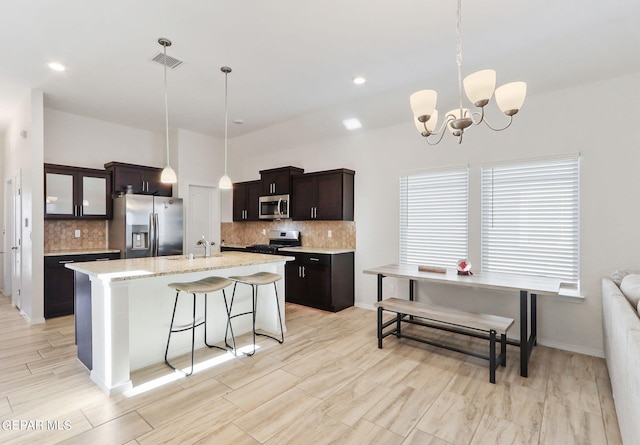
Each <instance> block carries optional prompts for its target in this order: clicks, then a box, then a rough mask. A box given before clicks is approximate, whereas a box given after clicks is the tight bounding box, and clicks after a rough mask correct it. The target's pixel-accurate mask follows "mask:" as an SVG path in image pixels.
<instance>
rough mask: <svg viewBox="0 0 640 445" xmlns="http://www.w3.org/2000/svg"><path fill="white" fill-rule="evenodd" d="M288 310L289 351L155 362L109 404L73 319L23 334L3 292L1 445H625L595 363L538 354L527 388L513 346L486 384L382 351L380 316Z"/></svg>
mask: <svg viewBox="0 0 640 445" xmlns="http://www.w3.org/2000/svg"><path fill="white" fill-rule="evenodd" d="M286 311H287V327H288V333H287V335H286V340H285V343H284V344H283V345H279V344H277V343H276V342H274V341H272V340H270V339H260V341H259V344H258V345H259V349H258V351H257V353H256V354H255V356H253V357H242V358H233V357H232V356H231V355H230V354H226V353H225V352H223V351H214V350H206V351H203V350H200V351H199V353H198V354H197V356H196V360H197V363H198V364H199V365H200V366H201V367H202V368H203V369H201V370H197V371H196V373H194V375H192V376H191V377H181V376H180V375H179V374H177V373H174V372H171V370H170V369H169V368H168V367H167V366H165V365H164V364H160V365H155V366H152V367H149V368H146V369H143V370H139V371H137V372H135V373H134V374H133V375H132V380H133V382H134V390H133V391H132V394H129V395H128V396H127V395H122V394H121V395H117V396H114V397H107V396H106V395H105V394H103V393H102V392H101V391H100V390H99V389H98V388H97V387H96V386H95V385H94V384H93V383H92V382H91V380H90V379H89V373H88V371H87V370H86V368H84V366H83V365H82V364H81V363H80V362H79V361H78V360H77V359H76V357H75V354H76V351H75V345H74V326H73V317H72V316H69V317H61V318H56V319H52V320H48V321H47V322H46V323H45V324H42V325H36V326H29V325H28V324H27V322H26V321H25V320H24V319H23V317H22V316H21V315H20V314H19V312H18V311H17V310H16V309H15V308H13V307H11V305H10V302H9V299H8V298H7V297H5V296H2V295H1V294H0V443H2V444H34V443H37V444H55V443H64V444H83V445H84V444H92V445H97V444H109V445H112V444H127V445H134V444H160V443H175V444H195V443H197V444H209V443H210V444H216V445H225V444H234V445H241V444H267V445H281V444H296V445H304V444H313V445H319V444H357V445H362V444H367V445H368V444H383V445H393V444H398V445H400V444H403V445H415V444H420V445H423V444H433V445H446V444H474V445H476V444H491V445H494V444H518V445H519V444H545V445H546V444H549V445H556V444H580V445H585V444H595V445H602V444H608V445H616V444H621V443H622V441H621V439H620V433H619V429H618V424H617V420H616V414H615V408H614V405H613V398H612V395H611V387H610V382H609V377H608V374H607V369H606V365H605V362H604V360H602V359H599V358H595V357H590V356H586V355H580V354H575V353H570V352H566V351H561V350H557V349H552V348H547V347H544V346H538V347H536V349H535V350H534V352H533V355H532V362H531V370H530V374H531V375H530V377H529V378H526V379H525V378H522V377H520V375H519V369H518V363H519V357H518V350H517V348H514V347H509V348H508V365H507V367H506V368H502V369H500V370H498V372H497V384H495V385H492V384H490V383H489V382H488V367H487V366H488V363H487V362H486V361H484V360H479V359H476V358H473V357H468V356H465V355H460V354H457V353H454V352H450V351H446V350H442V349H437V348H433V347H430V346H427V345H423V344H420V343H416V342H411V341H410V340H404V339H402V340H397V339H396V338H394V337H388V338H387V339H385V342H384V348H383V349H378V348H377V340H376V329H375V319H376V317H375V312H371V311H367V310H364V309H359V308H349V309H346V310H344V311H341V312H339V313H337V314H332V313H327V312H323V311H318V310H315V309H310V308H306V307H303V306H297V305H292V304H287V308H286ZM434 335H446V336H447V338H451V336H450V335H449V334H443V333H440V334H438V333H435V334H434ZM249 341H250V339H249V337H247V336H244V337H241V338H239V339H238V342H239V343H240V344H247V343H248V342H249ZM456 341H458V342H459V343H461V344H465V345H466V346H471V347H478V348H480V349H484V348H486V346H485V343H484V342H482V343H478V342H477V340H472V339H470V338H466V337H460V336H459V337H458V338H457V340H456ZM178 362H179V363H182V364H183V365H184V366H185V367H186V366H188V360H187V358H186V357H185V358H184V359H182V358H180V359H178Z"/></svg>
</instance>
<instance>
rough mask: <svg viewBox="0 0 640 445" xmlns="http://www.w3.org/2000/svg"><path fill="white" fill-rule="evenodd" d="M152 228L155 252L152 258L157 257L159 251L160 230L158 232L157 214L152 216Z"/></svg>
mask: <svg viewBox="0 0 640 445" xmlns="http://www.w3.org/2000/svg"><path fill="white" fill-rule="evenodd" d="M153 227H154V228H155V232H156V233H155V237H154V239H155V252H154V254H153V256H158V252H159V250H160V230H158V214H157V213H154V214H153Z"/></svg>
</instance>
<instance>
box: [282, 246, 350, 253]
mask: <svg viewBox="0 0 640 445" xmlns="http://www.w3.org/2000/svg"><path fill="white" fill-rule="evenodd" d="M280 252H291V253H317V254H321V253H324V254H328V255H336V254H340V253H351V252H355V249H341V248H334V247H306V246H300V247H283V248H281V249H280Z"/></svg>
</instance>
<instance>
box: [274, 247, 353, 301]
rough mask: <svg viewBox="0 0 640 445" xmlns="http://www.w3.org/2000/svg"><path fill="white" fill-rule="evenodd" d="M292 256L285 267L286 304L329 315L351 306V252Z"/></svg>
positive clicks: (297, 254) (287, 253)
mask: <svg viewBox="0 0 640 445" xmlns="http://www.w3.org/2000/svg"><path fill="white" fill-rule="evenodd" d="M285 253H286V255H290V253H289V252H285ZM294 256H295V257H296V260H295V261H290V262H288V263H286V266H285V289H286V300H287V301H289V302H291V303H297V304H302V305H305V306H310V307H314V308H317V309H323V310H326V311H331V312H337V311H341V310H342V309H345V308H347V307H350V306H353V301H354V284H353V281H354V263H353V257H354V255H353V252H347V253H340V254H311V253H296V254H295V255H294Z"/></svg>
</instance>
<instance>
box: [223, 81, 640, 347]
mask: <svg viewBox="0 0 640 445" xmlns="http://www.w3.org/2000/svg"><path fill="white" fill-rule="evenodd" d="M639 82H640V74H635V75H630V76H627V77H623V78H617V79H612V80H609V81H605V82H598V83H595V84H590V85H583V86H577V87H575V88H572V89H567V90H562V91H556V92H553V93H549V94H543V95H536V94H535V92H530V96H529V97H528V98H527V102H526V103H525V106H524V107H523V109H522V111H521V112H520V114H518V115H517V116H516V117H515V122H514V124H513V125H512V127H511V128H509V129H508V130H506V131H504V132H501V133H494V132H492V131H490V130H489V129H488V128H485V127H474V128H471V129H469V130H468V131H467V134H466V135H465V140H464V142H463V143H462V145H458V144H457V143H456V142H455V141H454V138H452V137H450V136H449V135H445V141H443V142H442V143H441V144H440V145H439V146H436V147H430V146H427V144H426V143H425V142H424V140H423V139H422V138H421V137H420V136H419V135H418V133H417V132H416V129H415V127H414V126H413V124H412V122H411V113H410V110H409V106H408V97H407V112H406V119H405V122H406V123H403V124H401V125H395V126H390V127H387V128H384V129H379V130H373V131H366V130H365V131H359V132H354V133H352V134H346V131H345V136H344V137H343V138H340V139H331V140H315V141H310V142H309V143H307V144H304V145H300V144H299V143H295V142H294V143H289V142H288V141H290V140H291V141H299V140H300V136H301V135H300V134H299V129H301V128H302V129H304V128H306V127H308V125H309V123H308V122H309V120H310V119H312V118H313V116H311V117H308V116H307V117H304V118H302V119H300V120H299V121H291V122H287V123H284V124H282V125H280V126H277V127H272V128H270V129H267V130H265V131H262V132H259V133H256V134H250V135H247V136H244V137H242V138H236V139H234V140H233V146H234V150H233V151H230V156H231V161H230V165H231V169H230V174H231V177H232V178H233V180H234V181H238V180H249V179H257V178H258V170H261V169H264V168H270V167H278V166H284V165H294V166H297V167H302V168H304V169H305V170H306V171H316V170H323V169H329V168H338V167H346V168H351V169H354V170H355V171H356V176H355V180H356V181H355V183H356V191H355V197H356V204H355V206H356V209H355V215H356V224H357V240H356V241H357V252H356V277H355V279H356V304H358V305H361V306H365V307H370V306H371V304H372V303H373V302H374V301H375V299H376V279H375V277H374V276H370V275H364V274H362V270H363V269H366V268H369V267H374V266H378V265H383V264H387V263H394V262H397V261H398V233H399V226H398V219H399V218H398V211H399V210H398V194H399V192H398V183H399V181H398V179H399V176H400V174H401V173H403V172H406V171H412V170H420V169H429V168H438V167H447V166H458V165H469V167H470V172H471V177H470V181H471V182H470V201H471V204H470V224H471V230H470V259H471V262H472V264H474V265H475V268H476V269H478V268H479V267H480V219H479V218H480V217H479V215H480V198H479V193H480V167H481V165H483V164H484V163H489V162H493V161H508V160H522V159H531V158H541V157H548V156H558V155H563V154H572V153H580V154H581V156H582V171H581V175H582V177H581V193H582V196H581V284H582V294H583V295H584V297H585V298H584V300H581V301H578V302H576V300H570V299H566V298H557V297H556V298H541V299H540V302H539V328H538V333H539V336H538V338H539V342H540V343H542V344H547V345H551V346H557V347H561V348H564V349H569V350H575V351H579V352H585V353H589V354H594V355H602V354H603V346H602V330H601V325H602V322H601V318H602V315H601V299H600V277H602V276H605V275H609V274H610V273H611V272H612V271H613V270H614V269H616V268H621V267H626V268H633V267H636V268H639V269H640V237H638V236H637V234H636V229H637V221H638V218H639V217H640V205H638V204H639V203H638V201H640V199H638V197H637V190H638V181H639V180H638V177H639V176H638V173H637V172H638V167H640V150H639V149H638V147H639V146H640V133H639V132H637V131H634V130H633V129H629V128H626V127H627V126H625V125H623V124H622V123H625V122H628V116H635V115H638V114H639V112H640V101H639V100H638V97H637V96H638V95H637V93H635V96H634V95H633V94H630V92H637V84H638V83H639ZM440 100H441V101H442V100H446V98H441V99H440ZM491 106H492V107H494V106H495V105H493V104H491ZM316 117H317V118H318V122H323V121H324V120H325V119H326V116H325V115H324V114H318V115H317V116H316ZM394 120H395V121H397V116H390V121H394ZM496 125H497V124H496ZM289 135H290V136H289ZM269 141H271V142H269ZM385 281H387V283H386V289H385V292H389V293H392V291H394V290H395V291H396V292H398V291H400V292H404V290H405V289H406V284H405V283H403V282H394V281H393V280H391V279H386V280H385ZM392 288H395V289H392ZM389 293H387V294H386V295H389ZM426 293H429V294H433V295H435V296H439V295H443V296H444V297H445V298H446V299H447V300H448V301H447V303H448V304H452V305H457V306H462V307H467V308H471V309H472V310H473V309H475V310H487V311H492V312H495V313H504V314H505V315H510V316H513V317H514V318H516V315H517V310H518V309H517V308H518V306H517V301H516V300H517V299H516V298H515V297H516V296H515V295H509V294H502V295H493V294H486V293H482V292H476V291H474V292H471V291H467V290H460V289H455V290H454V289H452V288H448V287H444V288H439V287H435V286H431V287H429V286H426V285H424V284H421V285H420V298H421V299H425V298H427V297H426V295H425V294H426ZM436 299H438V298H436ZM372 323H373V318H372ZM517 332H519V331H518V329H517V327H516V329H514V333H515V334H517Z"/></svg>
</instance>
